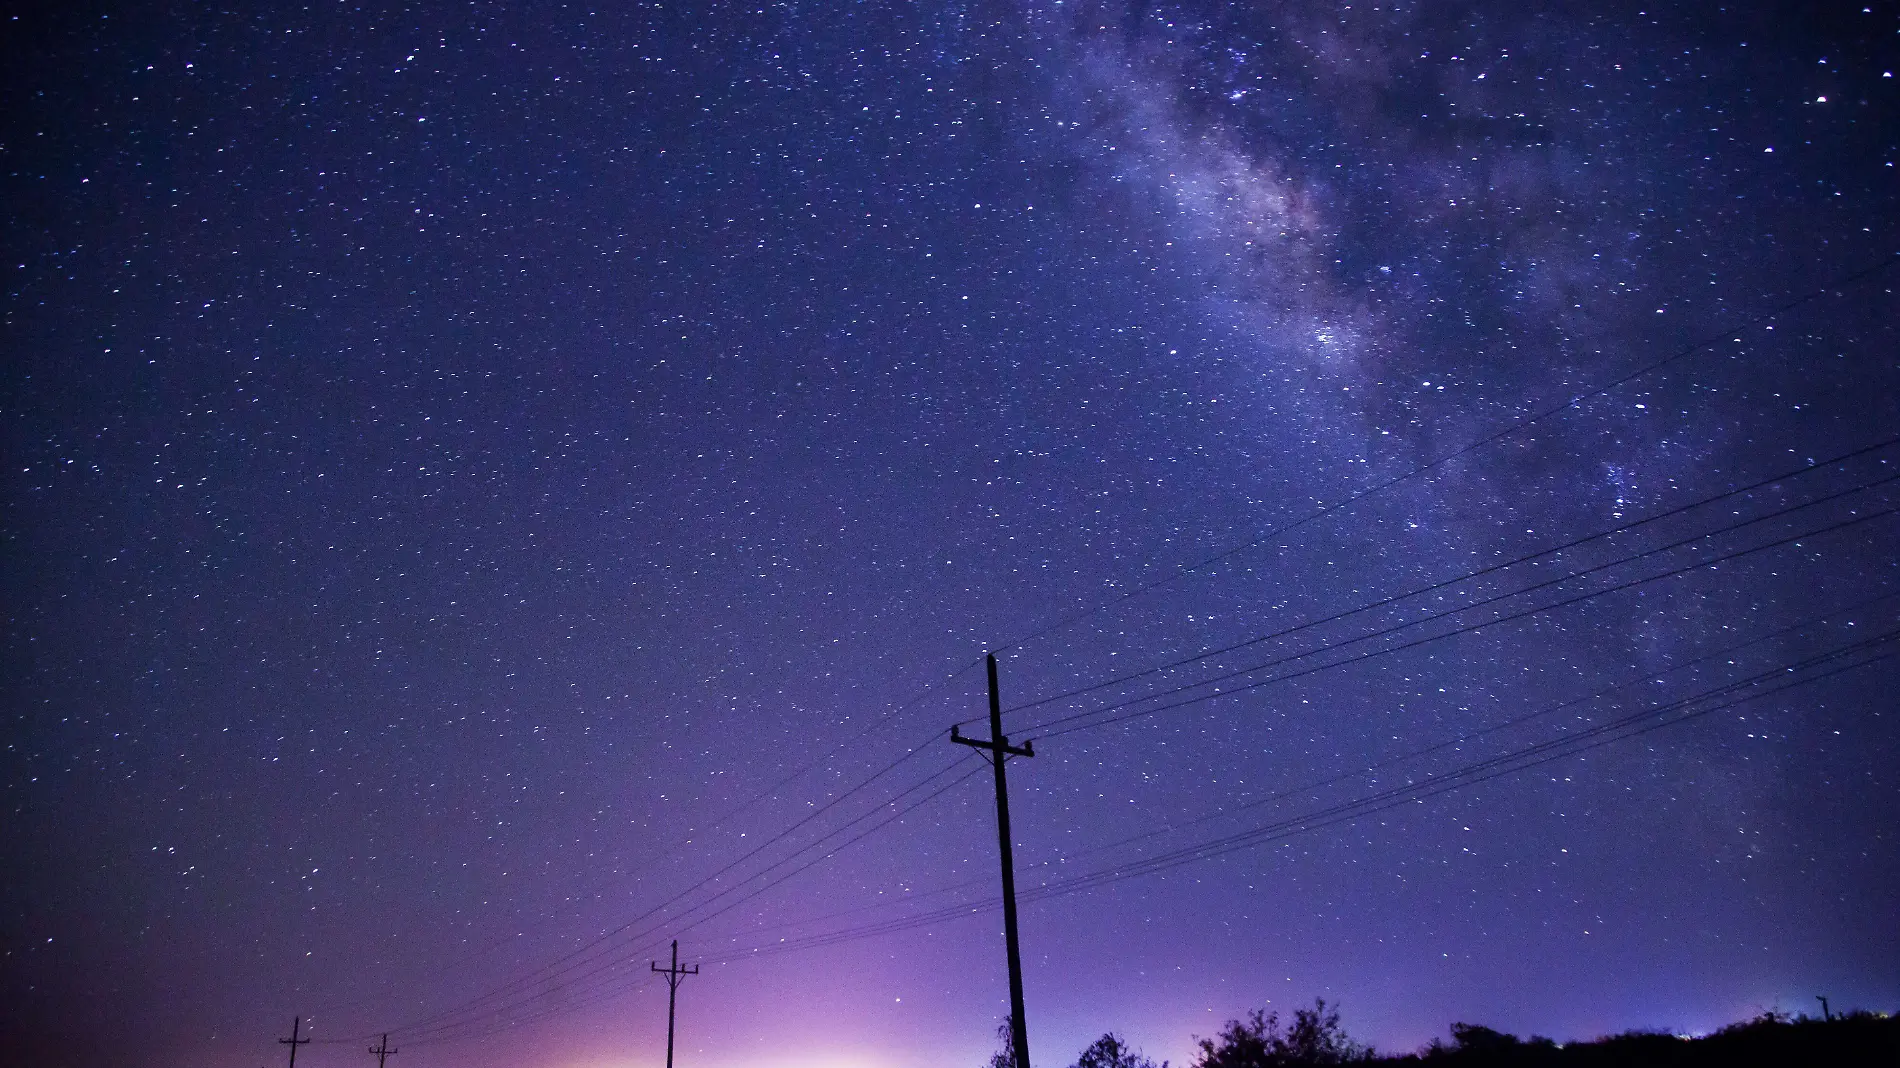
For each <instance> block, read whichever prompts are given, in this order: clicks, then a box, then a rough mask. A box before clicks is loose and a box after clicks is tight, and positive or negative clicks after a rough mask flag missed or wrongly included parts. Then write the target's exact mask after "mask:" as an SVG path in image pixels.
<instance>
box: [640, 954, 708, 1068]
mask: <svg viewBox="0 0 1900 1068" xmlns="http://www.w3.org/2000/svg"><path fill="white" fill-rule="evenodd" d="M649 963H650V964H651V965H652V968H653V970H654V971H656V972H659V973H660V974H661V975H664V976H666V1068H673V1003H674V1002H675V1001H676V1000H677V999H678V998H679V992H680V981H681V980H683V979H685V978H686V977H687V976H689V975H698V974H699V965H697V964H689V965H687V966H686V967H684V968H682V967H680V940H679V939H677V938H675V939H674V940H673V964H672V966H671V967H668V968H662V967H660V962H659V961H657V960H656V961H650V962H649Z"/></svg>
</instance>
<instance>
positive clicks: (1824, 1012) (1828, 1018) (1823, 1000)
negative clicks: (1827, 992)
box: [1814, 994, 1834, 1023]
mask: <svg viewBox="0 0 1900 1068" xmlns="http://www.w3.org/2000/svg"><path fill="white" fill-rule="evenodd" d="M1814 1000H1816V1001H1818V1002H1820V1003H1821V1019H1823V1020H1825V1021H1827V1022H1828V1023H1833V1022H1834V1014H1833V1013H1831V1012H1829V1011H1827V999H1826V998H1824V997H1822V996H1821V995H1819V994H1816V995H1814Z"/></svg>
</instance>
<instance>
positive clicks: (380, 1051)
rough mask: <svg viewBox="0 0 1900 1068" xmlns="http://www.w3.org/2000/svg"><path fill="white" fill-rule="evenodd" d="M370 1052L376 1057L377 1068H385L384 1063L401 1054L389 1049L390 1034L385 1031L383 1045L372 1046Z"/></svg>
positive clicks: (398, 1051)
mask: <svg viewBox="0 0 1900 1068" xmlns="http://www.w3.org/2000/svg"><path fill="white" fill-rule="evenodd" d="M370 1052H371V1053H374V1054H375V1055H376V1068H383V1062H384V1061H387V1060H388V1059H389V1058H391V1057H393V1056H395V1055H396V1054H397V1053H400V1052H401V1051H400V1050H393V1049H390V1048H389V1032H387V1031H385V1032H383V1041H382V1044H381V1045H377V1046H371V1047H370Z"/></svg>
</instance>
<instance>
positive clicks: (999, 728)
mask: <svg viewBox="0 0 1900 1068" xmlns="http://www.w3.org/2000/svg"><path fill="white" fill-rule="evenodd" d="M984 660H985V661H986V662H987V663H988V665H989V672H990V740H989V741H987V742H979V741H977V740H976V739H974V738H965V737H964V736H963V735H962V734H960V733H958V732H957V727H956V725H955V724H952V725H951V727H950V740H951V741H953V742H955V743H957V744H958V745H967V746H969V747H970V748H972V749H979V750H983V751H984V752H986V753H987V754H988V759H989V762H990V767H992V768H994V769H996V840H997V843H998V844H999V845H1000V846H1001V847H1002V853H1003V941H1004V942H1005V943H1006V944H1007V945H1008V947H1009V1019H1010V1025H1011V1027H1010V1030H1011V1031H1012V1032H1013V1034H1012V1035H1011V1036H1010V1038H1011V1040H1012V1042H1013V1044H1014V1046H1015V1050H1016V1064H1015V1068H1029V1025H1028V1024H1027V1023H1025V1022H1024V1020H1023V952H1022V946H1021V943H1019V942H1018V941H1017V938H1016V860H1015V854H1014V852H1013V851H1012V850H1011V849H1010V844H1009V780H1008V779H1006V778H1005V777H1004V776H1003V762H1004V761H1006V760H1007V759H1009V758H1010V757H1012V756H1025V757H1032V756H1035V755H1036V747H1035V744H1034V743H1033V742H1025V743H1023V745H1022V746H1021V748H1018V747H1016V746H1013V745H1010V744H1009V739H1008V738H1006V737H1004V736H1003V702H1002V698H1001V697H1000V696H998V694H997V690H996V655H995V654H994V653H992V654H990V655H988V656H986V657H984Z"/></svg>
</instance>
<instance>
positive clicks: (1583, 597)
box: [1026, 475, 1900, 739]
mask: <svg viewBox="0 0 1900 1068" xmlns="http://www.w3.org/2000/svg"><path fill="white" fill-rule="evenodd" d="M1897 478H1900V475H1896V476H1889V477H1888V478H1886V479H1881V480H1879V481H1877V482H1874V483H1869V484H1867V485H1863V486H1859V487H1855V488H1854V489H1852V490H1847V491H1843V492H1842V493H1838V494H1833V495H1830V496H1828V497H1825V498H1821V499H1819V500H1816V501H1809V502H1804V503H1802V504H1798V505H1792V506H1789V507H1787V508H1784V509H1781V510H1779V511H1777V512H1773V513H1769V514H1768V515H1765V516H1760V517H1757V518H1755V519H1751V520H1747V521H1745V522H1742V523H1737V524H1734V525H1732V526H1730V527H1727V528H1723V529H1720V530H1717V531H1714V532H1711V533H1708V534H1700V535H1697V536H1695V537H1693V538H1689V539H1684V540H1682V541H1679V542H1675V543H1672V544H1670V545H1666V546H1663V547H1661V548H1657V549H1650V550H1645V551H1643V552H1641V553H1637V554H1635V555H1633V556H1628V557H1624V558H1620V559H1617V560H1613V561H1610V562H1609V563H1607V564H1602V565H1598V566H1596V567H1592V568H1588V569H1585V570H1584V571H1579V572H1575V573H1573V574H1569V575H1564V576H1561V577H1559V578H1554V579H1550V580H1547V581H1544V582H1540V583H1536V584H1534V585H1531V586H1527V587H1524V588H1522V589H1519V590H1513V591H1511V592H1509V593H1505V594H1499V595H1496V596H1493V597H1489V598H1485V599H1483V600H1479V601H1474V602H1471V603H1469V604H1465V605H1461V606H1459V607H1457V608H1453V609H1448V610H1446V611H1443V612H1437V613H1433V614H1431V615H1428V616H1424V617H1421V618H1419V619H1415V620H1411V621H1409V622H1406V623H1400V624H1394V625H1392V626H1389V627H1386V628H1383V629H1381V630H1377V631H1373V632H1370V633H1367V634H1362V635H1359V636H1357V637H1353V638H1349V639H1346V640H1344V641H1341V642H1337V643H1333V644H1330V645H1322V646H1318V647H1316V648H1314V649H1309V650H1306V651H1304V652H1300V653H1294V654H1289V655H1287V656H1283V657H1279V658H1276V659H1273V660H1269V661H1266V662H1265V663H1261V664H1256V665H1253V666H1251V667H1247V668H1242V669H1238V670H1235V671H1230V672H1227V673H1225V674H1221V675H1216V676H1212V677H1210V678H1205V679H1201V680H1198V681H1196V682H1192V683H1187V684H1184V685H1182V686H1177V687H1174V688H1172V689H1168V690H1163V691H1158V692H1154V693H1149V694H1144V695H1141V696H1138V697H1133V698H1129V699H1127V700H1124V701H1119V702H1115V703H1112V704H1109V705H1105V706H1102V707H1099V708H1094V709H1087V710H1084V711H1081V712H1075V713H1071V714H1069V715H1065V716H1058V717H1056V718H1054V719H1050V720H1045V721H1043V722H1042V723H1039V724H1037V725H1035V726H1033V727H1030V728H1026V730H1027V731H1029V732H1035V731H1046V730H1048V729H1049V728H1051V727H1057V726H1061V727H1063V729H1062V730H1058V731H1053V732H1050V733H1046V734H1040V735H1038V737H1041V738H1045V739H1046V738H1058V737H1061V736H1062V735H1064V734H1072V733H1074V732H1075V731H1078V730H1088V729H1093V728H1096V727H1103V726H1108V725H1110V724H1114V723H1121V722H1124V721H1126V720H1129V719H1137V718H1141V717H1144V716H1150V715H1154V714H1156V713H1159V712H1165V711H1170V710H1172V709H1176V708H1182V707H1185V706H1187V705H1191V704H1196V703H1199V702H1201V701H1207V700H1212V699H1213V698H1216V697H1226V696H1230V695H1232V694H1236V693H1242V692H1245V691H1247V690H1252V689H1257V688H1259V687H1261V686H1266V685H1270V684H1272V683H1276V682H1285V681H1287V680H1289V679H1296V678H1302V677H1304V676H1306V675H1310V674H1313V673H1315V672H1318V671H1326V670H1329V669H1331V668H1335V667H1341V666H1343V665H1346V664H1354V663H1359V662H1361V661H1364V660H1369V659H1372V658H1375V657H1380V656H1386V655H1389V654H1392V653H1397V652H1402V651H1404V650H1407V649H1413V648H1417V647H1418V646H1421V645H1425V644H1429V643H1431V642H1436V641H1440V640H1443V639H1445V638H1451V637H1455V636H1458V635H1461V634H1470V633H1473V632H1475V631H1479V630H1483V629H1485V628H1488V627H1493V626H1496V625H1498V624H1500V623H1508V622H1513V621H1515V620H1519V619H1523V618H1525V617H1527V616H1532V615H1539V614H1543V613H1546V612H1551V611H1555V610H1557V609H1559V608H1565V607H1568V606H1570V605H1573V604H1578V603H1581V602H1583V601H1588V600H1593V599H1595V598H1598V597H1603V596H1607V595H1609V594H1612V593H1619V592H1621V591H1623V590H1627V589H1632V588H1635V587H1638V586H1643V585H1647V584H1649V583H1651V582H1657V581H1661V580H1663V579H1667V578H1674V577H1677V576H1680V575H1684V574H1688V573H1690V572H1693V571H1699V570H1701V569H1703V568H1706V567H1711V566H1714V565H1716V564H1721V563H1727V562H1728V561H1731V560H1736V559H1740V558H1742V557H1744V556H1749V555H1753V554H1755V553H1759V552H1765V551H1767V550H1769V549H1775V548H1779V547H1781V546H1784V545H1789V544H1793V543H1795V542H1799V541H1801V540H1803V539H1805V538H1811V537H1817V536H1819V535H1822V534H1828V533H1832V532H1834V531H1837V530H1842V529H1846V528H1848V527H1852V526H1855V525H1858V524H1860V523H1865V522H1870V521H1872V520H1875V519H1880V518H1883V517H1885V516H1889V515H1892V514H1894V513H1895V512H1896V511H1900V509H1893V508H1889V509H1886V510H1883V511H1879V512H1874V513H1871V514H1869V515H1865V516H1858V517H1855V518H1852V519H1847V520H1843V521H1840V522H1837V523H1834V524H1831V525H1828V526H1824V527H1820V528H1817V529H1814V530H1809V531H1806V532H1804V533H1801V534H1797V535H1792V536H1789V537H1783V538H1780V539H1777V540H1775V541H1771V542H1768V543H1765V544H1762V545H1755V546H1750V547H1746V548H1742V549H1737V550H1734V551H1732V552H1728V553H1724V554H1721V555H1718V556H1714V557H1711V558H1709V559H1706V560H1702V561H1698V562H1695V563H1692V564H1686V565H1683V566H1681V567H1677V568H1674V569H1671V570H1669V571H1664V572H1661V573H1659V574H1655V575H1649V576H1646V577H1643V578H1639V579H1632V580H1629V581H1627V582H1622V583H1618V584H1616V585H1613V586H1608V587H1604V588H1602V589H1598V590H1592V591H1589V592H1585V593H1580V594H1577V595H1575V596H1572V597H1567V598H1564V599H1563V600H1559V601H1556V602H1553V603H1551V604H1546V605H1539V606H1534V607H1531V608H1527V609H1523V610H1521V611H1517V612H1512V613H1509V614H1506V615H1502V616H1498V617H1496V618H1494V619H1487V620H1482V621H1479V622H1476V623H1470V624H1466V625H1463V626H1459V627H1456V628H1453V629H1451V630H1447V631H1443V632H1441V633H1438V634H1432V635H1427V636H1425V637H1422V638H1417V639H1414V640H1411V641H1408V642H1403V643H1400V644H1397V645H1390V646H1385V647H1383V648H1379V649H1374V650H1370V651H1368V652H1364V653H1360V654H1357V655H1354V656H1349V657H1343V658H1341V659H1338V660H1333V661H1329V662H1327V663H1324V664H1320V665H1317V666H1314V667H1309V668H1302V669H1300V670H1298V671H1291V672H1287V673H1285V674H1281V675H1275V676H1271V677H1269V678H1266V679H1256V680H1252V681H1249V682H1246V683H1243V684H1241V685H1238V686H1233V687H1230V688H1227V689H1224V690H1219V691H1217V692H1215V693H1209V694H1200V695H1197V696H1194V697H1189V698H1184V699H1182V700H1180V701H1174V702H1171V703H1168V704H1164V705H1160V706H1157V707H1153V708H1146V709H1137V710H1135V711H1133V712H1128V713H1126V714H1124V715H1120V716H1113V717H1110V718H1108V719H1102V720H1096V721H1094V722H1088V723H1080V722H1079V721H1081V720H1086V719H1090V718H1091V717H1097V716H1101V715H1104V714H1106V713H1109V712H1114V711H1118V710H1121V709H1125V708H1130V707H1132V706H1134V705H1138V704H1141V703H1143V702H1146V701H1152V700H1155V699H1157V698H1161V697H1166V696H1169V695H1171V694H1175V693H1182V692H1185V691H1188V690H1192V689H1197V688H1200V687H1204V686H1209V685H1213V684H1215V683H1220V682H1226V681H1228V680H1230V679H1235V678H1241V677H1244V676H1247V675H1251V674H1253V673H1255V672H1259V671H1264V670H1266V669H1268V668H1271V667H1277V666H1280V665H1283V664H1287V663H1292V662H1295V661H1298V660H1304V659H1307V658H1309V657H1312V656H1316V655H1319V654H1321V653H1327V652H1334V651H1337V650H1339V649H1342V648H1344V647H1346V646H1350V645H1356V644H1359V643H1361V642H1365V641H1370V640H1373V639H1376V638H1381V637H1387V636H1389V635H1391V634H1394V633H1397V632H1398V631H1401V630H1406V629H1409V628H1412V627H1417V626H1421V625H1424V624H1427V623H1433V622H1437V621H1439V620H1441V619H1445V618H1447V617H1450V616H1454V615H1457V614H1459V613H1462V612H1467V611H1470V610H1471V609H1473V608H1480V607H1483V606H1485V605H1487V604H1492V603H1495V602H1497V601H1500V600H1506V599H1509V598H1512V597H1518V596H1522V595H1523V594H1525V593H1529V592H1531V591H1534V590H1537V589H1542V588H1545V587H1548V586H1552V585H1556V584H1558V583H1562V582H1568V581H1572V580H1574V579H1576V578H1580V577H1584V576H1586V575H1589V574H1592V573H1594V572H1597V571H1602V570H1605V569H1607V568H1610V567H1616V566H1621V565H1623V564H1627V563H1631V562H1634V561H1636V560H1640V559H1642V558H1643V557H1646V556H1653V555H1656V554H1658V553H1662V552H1667V551H1670V550H1673V549H1677V548H1681V547H1682V546H1684V545H1688V544H1691V543H1693V542H1695V541H1702V540H1705V539H1707V538H1709V537H1713V536H1715V535H1716V534H1722V533H1731V532H1733V531H1734V530H1739V529H1741V528H1742V527H1745V526H1749V525H1753V524H1754V523H1758V522H1762V521H1765V520H1767V519H1774V518H1780V517H1782V516H1784V515H1789V514H1792V513H1794V512H1796V511H1800V510H1802V509H1804V508H1808V507H1812V506H1813V505H1814V504H1818V503H1825V502H1826V501H1829V500H1833V499H1837V498H1838V497H1840V496H1843V495H1845V494H1847V493H1855V492H1861V491H1864V490H1866V489H1871V488H1875V487H1878V486H1880V485H1883V484H1885V483H1887V482H1890V481H1893V480H1895V479H1897Z"/></svg>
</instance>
